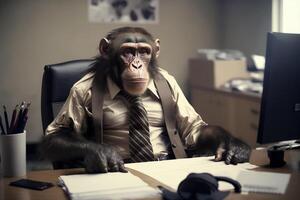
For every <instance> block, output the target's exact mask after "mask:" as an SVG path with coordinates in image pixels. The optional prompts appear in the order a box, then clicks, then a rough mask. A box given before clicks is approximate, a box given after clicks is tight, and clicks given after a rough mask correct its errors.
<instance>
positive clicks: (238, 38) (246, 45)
mask: <svg viewBox="0 0 300 200" xmlns="http://www.w3.org/2000/svg"><path fill="white" fill-rule="evenodd" d="M219 2H220V16H221V17H220V42H221V44H220V45H221V47H222V48H224V49H238V50H241V51H242V52H243V53H245V55H246V56H247V57H248V58H249V57H250V56H251V55H252V54H259V55H265V51H266V42H267V32H268V31H271V27H272V0H219Z"/></svg>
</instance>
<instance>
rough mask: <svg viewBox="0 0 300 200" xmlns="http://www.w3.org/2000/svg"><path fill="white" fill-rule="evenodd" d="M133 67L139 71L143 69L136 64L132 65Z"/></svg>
mask: <svg viewBox="0 0 300 200" xmlns="http://www.w3.org/2000/svg"><path fill="white" fill-rule="evenodd" d="M132 67H134V68H135V69H139V68H141V67H142V65H138V63H137V65H135V64H132Z"/></svg>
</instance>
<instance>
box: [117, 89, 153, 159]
mask: <svg viewBox="0 0 300 200" xmlns="http://www.w3.org/2000/svg"><path fill="white" fill-rule="evenodd" d="M121 95H122V96H123V97H125V99H126V100H127V101H128V103H129V153H130V157H131V161H132V162H145V161H153V160H154V155H153V149H152V145H151V142H150V131H149V122H148V116H147V111H146V109H145V108H144V105H143V103H142V99H141V97H140V96H131V95H129V94H128V93H125V92H122V93H121Z"/></svg>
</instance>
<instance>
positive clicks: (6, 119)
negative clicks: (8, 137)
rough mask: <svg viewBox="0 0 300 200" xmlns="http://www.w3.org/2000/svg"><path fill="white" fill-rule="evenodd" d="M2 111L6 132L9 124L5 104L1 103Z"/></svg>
mask: <svg viewBox="0 0 300 200" xmlns="http://www.w3.org/2000/svg"><path fill="white" fill-rule="evenodd" d="M3 111H4V120H5V126H6V133H8V130H9V125H8V115H7V111H6V107H5V105H3Z"/></svg>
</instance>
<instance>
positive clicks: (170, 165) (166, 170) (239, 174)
mask: <svg viewBox="0 0 300 200" xmlns="http://www.w3.org/2000/svg"><path fill="white" fill-rule="evenodd" d="M213 158H214V157H198V158H185V159H176V160H166V161H159V162H145V163H131V164H126V165H125V166H126V167H127V168H130V169H134V170H136V171H139V172H141V173H144V174H146V175H148V176H150V177H152V178H154V179H156V180H157V181H159V182H161V183H163V184H164V185H167V186H169V187H170V188H172V189H173V190H174V191H176V190H177V187H178V185H179V183H180V182H181V181H182V180H183V179H185V178H186V177H187V175H188V174H189V173H192V172H193V173H203V172H206V173H211V174H212V175H215V176H226V177H230V178H232V179H234V180H237V181H239V182H240V183H241V185H242V191H245V192H250V191H251V192H270V193H284V191H285V188H286V186H287V184H288V181H289V175H282V174H278V173H267V172H258V171H249V170H250V169H254V168H256V167H257V166H255V165H252V164H249V163H242V164H238V165H226V164H225V163H224V162H214V161H212V160H213ZM272 175H273V176H272ZM249 177H251V178H249ZM278 178H279V179H278ZM281 178H282V180H283V181H282V184H279V185H278V184H274V183H277V182H278V180H281ZM279 182H280V181H279ZM256 183H257V184H256ZM269 186H271V189H270V187H269ZM258 188H260V189H258ZM268 188H269V190H267V189H268ZM219 189H220V190H231V189H233V186H232V185H230V184H228V183H225V182H219Z"/></svg>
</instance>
